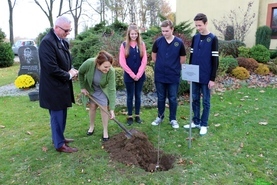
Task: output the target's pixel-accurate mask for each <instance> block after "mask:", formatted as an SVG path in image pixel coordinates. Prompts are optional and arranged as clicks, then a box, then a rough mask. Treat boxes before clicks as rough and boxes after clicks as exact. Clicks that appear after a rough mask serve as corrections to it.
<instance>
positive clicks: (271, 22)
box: [266, 3, 277, 39]
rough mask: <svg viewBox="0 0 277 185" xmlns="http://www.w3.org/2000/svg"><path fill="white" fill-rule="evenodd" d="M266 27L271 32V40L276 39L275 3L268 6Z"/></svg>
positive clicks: (276, 4)
mask: <svg viewBox="0 0 277 185" xmlns="http://www.w3.org/2000/svg"><path fill="white" fill-rule="evenodd" d="M266 25H267V26H269V27H270V28H271V30H272V34H271V38H272V39H277V3H272V4H269V5H268V8H267V20H266Z"/></svg>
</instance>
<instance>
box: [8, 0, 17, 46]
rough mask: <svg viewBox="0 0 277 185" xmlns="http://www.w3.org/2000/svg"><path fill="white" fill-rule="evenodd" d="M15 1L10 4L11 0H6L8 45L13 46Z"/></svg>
mask: <svg viewBox="0 0 277 185" xmlns="http://www.w3.org/2000/svg"><path fill="white" fill-rule="evenodd" d="M15 3H16V0H14V2H12V1H11V0H8V4H9V13H10V16H9V27H10V44H11V45H13V44H14V39H13V9H14V6H15Z"/></svg>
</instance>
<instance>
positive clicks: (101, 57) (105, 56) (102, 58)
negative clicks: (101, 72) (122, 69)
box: [95, 50, 114, 65]
mask: <svg viewBox="0 0 277 185" xmlns="http://www.w3.org/2000/svg"><path fill="white" fill-rule="evenodd" d="M106 61H108V62H110V63H111V64H113V61H114V59H113V56H112V55H111V54H110V53H108V52H107V51H105V50H101V51H100V52H99V53H98V55H97V57H96V60H95V62H96V63H97V64H98V65H102V64H103V63H104V62H106Z"/></svg>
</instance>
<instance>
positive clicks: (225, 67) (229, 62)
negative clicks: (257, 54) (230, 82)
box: [217, 56, 238, 76]
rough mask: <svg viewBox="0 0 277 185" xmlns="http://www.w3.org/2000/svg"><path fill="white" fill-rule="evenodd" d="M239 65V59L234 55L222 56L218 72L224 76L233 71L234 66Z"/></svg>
mask: <svg viewBox="0 0 277 185" xmlns="http://www.w3.org/2000/svg"><path fill="white" fill-rule="evenodd" d="M237 66H238V61H237V60H236V59H235V58H233V57H232V56H227V57H222V58H220V61H219V66H218V70H217V73H218V75H219V76H223V75H225V74H226V73H231V72H232V70H233V69H234V68H236V67H237Z"/></svg>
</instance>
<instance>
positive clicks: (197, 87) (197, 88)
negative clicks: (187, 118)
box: [192, 82, 210, 127]
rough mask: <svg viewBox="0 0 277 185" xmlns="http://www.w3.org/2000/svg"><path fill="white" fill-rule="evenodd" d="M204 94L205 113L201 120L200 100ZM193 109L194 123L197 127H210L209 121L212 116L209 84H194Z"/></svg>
mask: <svg viewBox="0 0 277 185" xmlns="http://www.w3.org/2000/svg"><path fill="white" fill-rule="evenodd" d="M201 93H202V104H203V112H202V115H201V119H200V98H201ZM192 109H193V113H194V115H193V118H192V120H193V122H194V124H196V125H200V126H205V127H206V126H208V119H209V114H210V89H209V88H208V84H200V83H195V82H192Z"/></svg>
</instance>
